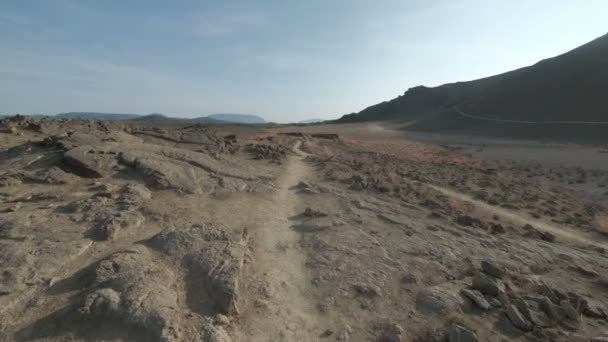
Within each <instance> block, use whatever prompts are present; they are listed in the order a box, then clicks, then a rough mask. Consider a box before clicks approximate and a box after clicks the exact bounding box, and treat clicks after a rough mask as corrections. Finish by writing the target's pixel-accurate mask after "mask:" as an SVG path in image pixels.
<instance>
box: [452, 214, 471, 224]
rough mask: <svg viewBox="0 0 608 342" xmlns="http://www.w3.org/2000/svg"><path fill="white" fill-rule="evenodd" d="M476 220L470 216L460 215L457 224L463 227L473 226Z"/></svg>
mask: <svg viewBox="0 0 608 342" xmlns="http://www.w3.org/2000/svg"><path fill="white" fill-rule="evenodd" d="M473 222H474V219H473V218H472V217H471V216H468V215H460V216H458V217H457V218H456V223H457V224H459V225H461V226H472V225H473Z"/></svg>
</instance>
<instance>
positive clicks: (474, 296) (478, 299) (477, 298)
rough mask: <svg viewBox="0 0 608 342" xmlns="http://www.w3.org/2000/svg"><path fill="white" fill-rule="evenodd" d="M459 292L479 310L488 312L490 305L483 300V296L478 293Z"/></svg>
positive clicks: (470, 291) (472, 291)
mask: <svg viewBox="0 0 608 342" xmlns="http://www.w3.org/2000/svg"><path fill="white" fill-rule="evenodd" d="M461 292H462V294H463V295H464V296H465V297H467V298H468V299H470V300H471V301H472V302H473V303H474V304H475V305H476V306H477V307H479V308H480V309H482V310H488V309H489V308H490V307H491V305H490V303H489V302H488V301H487V300H486V299H485V298H484V296H483V295H482V294H481V293H480V292H479V291H476V290H467V289H462V290H461Z"/></svg>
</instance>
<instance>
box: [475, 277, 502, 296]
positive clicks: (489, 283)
mask: <svg viewBox="0 0 608 342" xmlns="http://www.w3.org/2000/svg"><path fill="white" fill-rule="evenodd" d="M473 288H474V289H475V290H479V292H481V293H483V294H486V295H491V296H498V295H499V294H500V293H501V292H504V284H503V283H502V282H501V281H500V280H498V279H496V278H493V277H491V276H489V275H487V274H485V273H483V272H476V273H475V275H474V276H473Z"/></svg>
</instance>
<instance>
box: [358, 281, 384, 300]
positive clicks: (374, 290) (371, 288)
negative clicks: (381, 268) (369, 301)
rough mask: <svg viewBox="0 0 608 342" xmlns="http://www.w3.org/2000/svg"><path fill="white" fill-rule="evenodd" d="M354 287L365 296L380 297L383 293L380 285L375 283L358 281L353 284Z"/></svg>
mask: <svg viewBox="0 0 608 342" xmlns="http://www.w3.org/2000/svg"><path fill="white" fill-rule="evenodd" d="M353 289H354V290H355V291H356V292H357V293H358V294H360V295H362V296H364V297H380V296H381V295H382V291H381V290H380V287H378V286H377V285H374V284H366V283H356V284H353Z"/></svg>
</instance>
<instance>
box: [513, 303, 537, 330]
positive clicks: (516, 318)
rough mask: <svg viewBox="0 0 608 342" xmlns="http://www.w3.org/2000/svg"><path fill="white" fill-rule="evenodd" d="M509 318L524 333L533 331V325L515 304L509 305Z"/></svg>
mask: <svg viewBox="0 0 608 342" xmlns="http://www.w3.org/2000/svg"><path fill="white" fill-rule="evenodd" d="M507 317H509V320H510V321H511V323H513V325H514V326H515V327H516V328H518V329H520V330H522V331H531V330H532V324H530V322H529V321H528V320H527V319H526V317H524V315H523V314H522V313H521V312H520V311H519V309H518V308H517V306H515V305H513V304H511V305H509V307H508V308H507Z"/></svg>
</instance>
